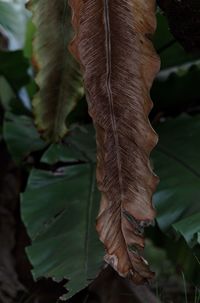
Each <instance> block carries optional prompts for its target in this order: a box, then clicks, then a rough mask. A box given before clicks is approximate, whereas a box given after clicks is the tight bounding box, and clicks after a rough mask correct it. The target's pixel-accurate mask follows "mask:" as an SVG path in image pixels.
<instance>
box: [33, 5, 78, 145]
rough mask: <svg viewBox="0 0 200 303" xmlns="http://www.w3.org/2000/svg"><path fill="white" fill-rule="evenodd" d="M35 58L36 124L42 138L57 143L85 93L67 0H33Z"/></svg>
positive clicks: (65, 131) (34, 104)
mask: <svg viewBox="0 0 200 303" xmlns="http://www.w3.org/2000/svg"><path fill="white" fill-rule="evenodd" d="M31 10H32V11H33V22H34V24H35V26H36V34H35V39H34V58H35V59H36V65H37V67H38V69H39V73H38V75H37V77H36V82H37V84H38V86H39V88H40V90H39V92H38V94H37V95H36V96H35V97H34V99H33V108H34V113H35V117H36V124H37V126H38V129H39V130H40V132H41V133H42V135H43V137H44V138H45V139H47V140H48V141H52V142H57V141H59V140H60V139H61V138H62V137H63V136H64V135H65V134H66V133H67V126H66V118H67V116H68V115H69V113H70V112H71V111H72V110H73V109H74V107H75V106H76V103H77V102H78V100H79V99H80V97H81V96H82V94H83V89H82V84H81V77H80V74H79V69H78V64H77V63H76V61H75V60H74V58H73V57H72V55H71V54H70V53H69V51H68V45H69V43H70V41H71V40H72V34H73V33H72V26H71V10H70V8H69V6H68V1H67V0H60V1H57V0H51V1H50V2H49V1H48V0H39V1H38V0H34V1H32V7H31Z"/></svg>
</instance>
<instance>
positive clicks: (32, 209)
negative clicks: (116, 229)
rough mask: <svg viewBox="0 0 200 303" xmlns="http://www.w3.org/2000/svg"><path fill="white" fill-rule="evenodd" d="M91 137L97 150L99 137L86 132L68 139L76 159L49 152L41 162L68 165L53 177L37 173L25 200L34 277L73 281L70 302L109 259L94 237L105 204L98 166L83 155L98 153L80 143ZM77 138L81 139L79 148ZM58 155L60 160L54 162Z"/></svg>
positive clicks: (77, 133)
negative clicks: (97, 219)
mask: <svg viewBox="0 0 200 303" xmlns="http://www.w3.org/2000/svg"><path fill="white" fill-rule="evenodd" d="M89 134H90V141H91V145H93V144H95V141H94V136H93V135H92V133H91V132H90V133H88V131H87V130H85V132H83V133H82V131H81V130H80V129H79V130H75V132H73V133H72V138H70V137H69V139H67V142H66V144H67V146H68V147H70V148H71V151H72V149H75V150H76V153H75V154H74V157H73V158H72V157H71V153H70V152H69V153H68V151H67V147H66V149H64V147H62V148H59V147H58V146H57V147H56V146H55V145H54V146H52V147H50V149H49V150H48V151H47V152H46V153H45V155H44V157H43V159H42V161H45V162H46V163H51V164H53V162H54V161H56V162H57V163H60V160H61V161H62V162H64V161H65V162H66V165H67V164H68V165H67V166H62V167H61V168H58V169H55V170H54V171H43V170H37V169H34V170H33V171H32V173H31V175H30V177H29V181H28V185H27V189H26V191H25V193H24V194H23V195H22V217H23V221H24V222H25V224H26V227H27V230H28V233H29V235H30V237H31V239H32V245H31V246H30V247H29V248H28V249H27V252H28V255H29V258H30V260H31V263H32V265H33V275H34V277H35V278H39V277H52V278H54V279H55V280H61V279H63V278H66V279H69V282H68V284H67V288H68V290H69V291H70V293H69V295H70V296H72V295H73V294H75V293H76V292H77V291H79V290H81V289H82V288H84V287H85V286H87V285H88V284H89V283H90V281H91V280H92V279H94V278H95V277H96V275H97V273H98V271H99V270H100V268H101V265H102V260H103V254H104V251H103V249H102V247H101V244H100V242H99V240H98V237H97V234H96V231H95V218H96V215H97V212H98V208H99V199H100V197H99V192H98V190H97V187H96V181H95V164H94V163H92V161H91V160H89V157H87V156H86V157H85V153H84V151H85V152H87V154H88V155H90V154H93V152H92V150H93V148H92V150H91V151H90V150H89V147H88V146H87V145H85V146H84V147H83V145H84V144H83V145H81V143H80V142H81V137H82V139H83V138H84V137H85V139H86V138H87V137H88V135H89ZM73 136H74V137H75V136H77V142H78V143H77V145H76V144H75V143H74V140H75V139H74V138H73ZM79 139H80V140H79ZM87 140H88V139H87ZM87 140H86V141H87ZM82 142H83V141H82ZM87 148H88V151H87ZM55 151H56V152H57V153H58V154H59V153H60V156H59V155H57V156H56V157H54V155H55ZM64 151H65V152H66V155H64ZM87 159H88V160H87ZM71 160H72V161H73V162H74V163H73V164H72V163H71ZM75 161H76V162H75ZM80 161H81V162H80ZM83 161H85V162H83ZM86 161H87V162H86ZM69 163H71V164H70V165H69ZM63 165H64V164H63Z"/></svg>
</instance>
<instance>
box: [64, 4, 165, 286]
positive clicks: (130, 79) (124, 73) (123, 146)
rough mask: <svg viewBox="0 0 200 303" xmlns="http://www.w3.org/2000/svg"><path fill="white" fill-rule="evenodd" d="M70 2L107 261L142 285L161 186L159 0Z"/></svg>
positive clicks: (101, 233) (74, 46)
mask: <svg viewBox="0 0 200 303" xmlns="http://www.w3.org/2000/svg"><path fill="white" fill-rule="evenodd" d="M69 2H70V5H71V7H72V11H73V25H74V29H75V32H76V37H75V39H74V41H73V42H72V45H71V51H72V53H73V54H74V55H75V57H76V58H77V59H78V61H79V62H80V64H81V66H82V70H83V74H84V84H85V89H86V93H87V99H88V104H89V113H90V115H91V117H92V118H93V121H94V125H95V128H96V134H97V160H98V163H97V181H98V187H99V189H100V191H101V192H102V198H101V207H100V212H99V216H98V219H97V230H98V232H99V235H100V239H101V241H102V242H103V243H104V245H105V248H106V251H107V254H106V257H105V260H106V262H107V263H109V264H110V265H111V266H112V267H113V268H114V269H115V270H116V271H117V272H118V273H119V274H120V275H121V276H122V277H129V278H130V279H132V280H133V281H134V282H135V283H142V282H144V281H146V280H147V279H149V278H151V277H152V273H151V272H150V270H149V266H148V264H147V262H146V261H145V260H144V259H143V258H142V256H141V255H142V250H143V248H144V238H143V228H144V227H145V226H147V225H149V224H150V223H151V222H152V221H153V219H154V216H155V211H154V209H153V207H152V203H151V199H152V193H153V192H154V191H155V188H156V185H157V177H156V176H155V175H154V174H153V173H152V170H151V168H150V162H149V155H150V152H151V150H152V148H153V147H154V146H155V144H156V142H157V136H156V134H155V132H154V131H153V129H152V128H151V126H150V124H149V120H148V115H149V112H150V110H151V108H152V102H151V99H150V96H149V91H150V87H151V85H152V81H153V79H154V77H155V74H156V73H157V72H158V70H159V59H158V57H157V55H156V53H155V51H154V48H153V46H152V43H151V41H150V39H149V37H150V36H151V35H152V34H153V33H154V31H155V28H156V19H155V1H154V0H149V1H146V0H143V1H141V0H110V1H108V0H101V1H96V0H90V1H85V0H79V1H77V0H70V1H69Z"/></svg>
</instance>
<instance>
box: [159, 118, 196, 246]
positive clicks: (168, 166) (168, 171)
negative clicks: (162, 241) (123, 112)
mask: <svg viewBox="0 0 200 303" xmlns="http://www.w3.org/2000/svg"><path fill="white" fill-rule="evenodd" d="M199 129H200V116H195V117H190V116H181V117H179V118H176V119H169V120H167V121H165V122H163V123H161V124H160V126H159V128H158V132H159V135H160V142H159V144H158V147H157V148H156V150H155V151H154V153H153V159H154V164H155V170H156V172H157V173H158V174H159V176H160V180H161V181H160V185H159V187H158V190H157V192H156V193H155V195H154V202H155V206H156V209H157V212H158V215H157V222H158V224H159V227H160V228H161V229H162V230H163V231H165V232H170V231H176V232H177V233H179V234H181V235H182V236H183V237H184V238H185V240H186V241H187V243H188V245H190V246H194V245H195V244H197V239H198V233H199V232H200V224H199V222H200V220H199V219H200V157H199V154H200V140H199ZM195 239H196V240H195Z"/></svg>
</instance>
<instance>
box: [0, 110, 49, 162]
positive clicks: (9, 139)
mask: <svg viewBox="0 0 200 303" xmlns="http://www.w3.org/2000/svg"><path fill="white" fill-rule="evenodd" d="M3 136H4V139H5V141H6V144H7V146H8V150H9V152H10V154H11V155H12V157H13V159H14V160H15V161H16V163H18V164H19V163H20V162H21V161H22V160H23V159H24V158H25V157H27V156H28V155H29V154H30V153H31V152H33V151H37V150H41V149H43V148H44V147H45V145H46V144H45V142H44V141H43V140H41V139H40V136H39V134H38V132H37V130H36V128H35V126H34V124H33V121H32V119H31V118H30V117H28V116H16V115H13V114H12V113H10V112H7V113H6V115H5V119H4V126H3Z"/></svg>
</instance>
